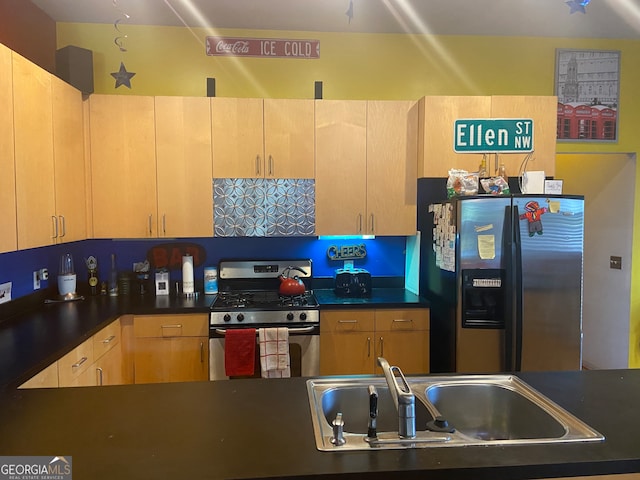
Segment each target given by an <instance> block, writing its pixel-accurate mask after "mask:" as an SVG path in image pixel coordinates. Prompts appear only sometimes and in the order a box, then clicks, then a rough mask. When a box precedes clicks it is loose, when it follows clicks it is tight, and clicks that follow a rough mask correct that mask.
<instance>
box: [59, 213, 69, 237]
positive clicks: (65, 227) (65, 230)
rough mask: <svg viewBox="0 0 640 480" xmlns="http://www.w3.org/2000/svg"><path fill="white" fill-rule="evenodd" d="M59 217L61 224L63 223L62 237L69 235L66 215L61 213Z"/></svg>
mask: <svg viewBox="0 0 640 480" xmlns="http://www.w3.org/2000/svg"><path fill="white" fill-rule="evenodd" d="M58 218H60V225H62V234H61V235H60V238H62V237H64V236H66V235H67V223H66V222H65V221H64V215H60V216H59V217H58Z"/></svg>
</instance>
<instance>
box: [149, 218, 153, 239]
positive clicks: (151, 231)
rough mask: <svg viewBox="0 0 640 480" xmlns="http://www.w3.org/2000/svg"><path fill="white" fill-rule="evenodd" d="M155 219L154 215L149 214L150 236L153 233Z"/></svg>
mask: <svg viewBox="0 0 640 480" xmlns="http://www.w3.org/2000/svg"><path fill="white" fill-rule="evenodd" d="M152 219H153V215H149V236H151V234H152V233H153V227H152V226H151V220H152Z"/></svg>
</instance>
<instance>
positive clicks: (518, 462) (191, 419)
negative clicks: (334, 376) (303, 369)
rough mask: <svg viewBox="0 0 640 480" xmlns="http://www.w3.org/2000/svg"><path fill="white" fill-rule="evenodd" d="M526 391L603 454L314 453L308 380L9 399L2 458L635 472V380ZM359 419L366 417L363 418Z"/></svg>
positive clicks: (239, 466) (218, 472) (165, 471)
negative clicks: (597, 438)
mask: <svg viewBox="0 0 640 480" xmlns="http://www.w3.org/2000/svg"><path fill="white" fill-rule="evenodd" d="M518 376H519V377H521V378H522V379H523V380H525V381H526V382H527V383H529V384H530V385H531V386H533V387H534V388H537V389H538V390H540V391H541V392H542V393H544V394H546V395H547V396H548V397H550V398H551V399H552V400H554V401H555V402H557V403H558V404H560V405H561V406H562V407H564V408H566V409H567V410H569V411H570V412H571V413H573V414H575V415H577V416H578V417H579V418H581V419H582V420H584V421H585V422H587V423H588V424H589V425H591V426H592V427H593V428H595V429H597V430H598V431H600V432H601V433H603V434H604V435H605V436H606V440H605V441H604V442H601V443H580V444H554V445H537V446H502V447H498V446H494V447H464V448H451V447H444V448H433V449H430V448H426V449H414V450H387V451H376V452H367V451H359V452H340V453H333V452H319V451H318V450H316V447H315V443H314V436H313V427H312V423H311V416H310V409H309V405H308V401H307V392H306V384H305V379H303V378H294V379H271V380H266V379H265V380H263V379H257V380H226V381H218V382H200V383H174V384H150V385H123V386H111V387H90V388H67V389H44V390H11V391H5V392H3V393H2V394H1V395H0V425H2V435H1V436H0V452H2V454H3V455H51V456H52V457H53V456H55V455H67V456H71V457H72V459H73V478H75V479H92V480H100V479H110V478H114V477H117V478H119V479H121V480H127V479H132V480H133V479H136V480H138V479H144V478H190V479H218V478H265V477H280V478H282V477H291V478H312V477H313V478H317V477H315V476H319V477H323V476H327V477H334V478H339V477H342V478H367V479H376V478H389V477H390V475H391V473H392V472H395V473H396V475H398V477H399V478H400V476H401V478H430V479H444V478H446V479H451V478H460V479H474V480H476V479H496V478H500V479H524V478H550V477H560V476H575V475H593V474H612V473H627V472H638V471H640V448H639V447H638V445H640V416H639V415H637V413H636V412H637V405H638V404H639V403H640V371H638V370H619V371H585V372H544V373H543V372H536V373H523V374H519V375H518ZM363 408H366V406H365V407H363Z"/></svg>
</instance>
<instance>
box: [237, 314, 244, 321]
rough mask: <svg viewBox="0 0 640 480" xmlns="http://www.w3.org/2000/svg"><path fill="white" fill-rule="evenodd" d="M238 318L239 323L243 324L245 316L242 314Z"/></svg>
mask: <svg viewBox="0 0 640 480" xmlns="http://www.w3.org/2000/svg"><path fill="white" fill-rule="evenodd" d="M236 318H237V319H238V321H239V322H241V321H243V320H244V315H243V314H242V313H239V314H238V316H237V317H236Z"/></svg>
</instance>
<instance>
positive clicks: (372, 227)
mask: <svg viewBox="0 0 640 480" xmlns="http://www.w3.org/2000/svg"><path fill="white" fill-rule="evenodd" d="M374 230H375V228H374V226H373V213H372V214H371V233H373V232H374Z"/></svg>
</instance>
